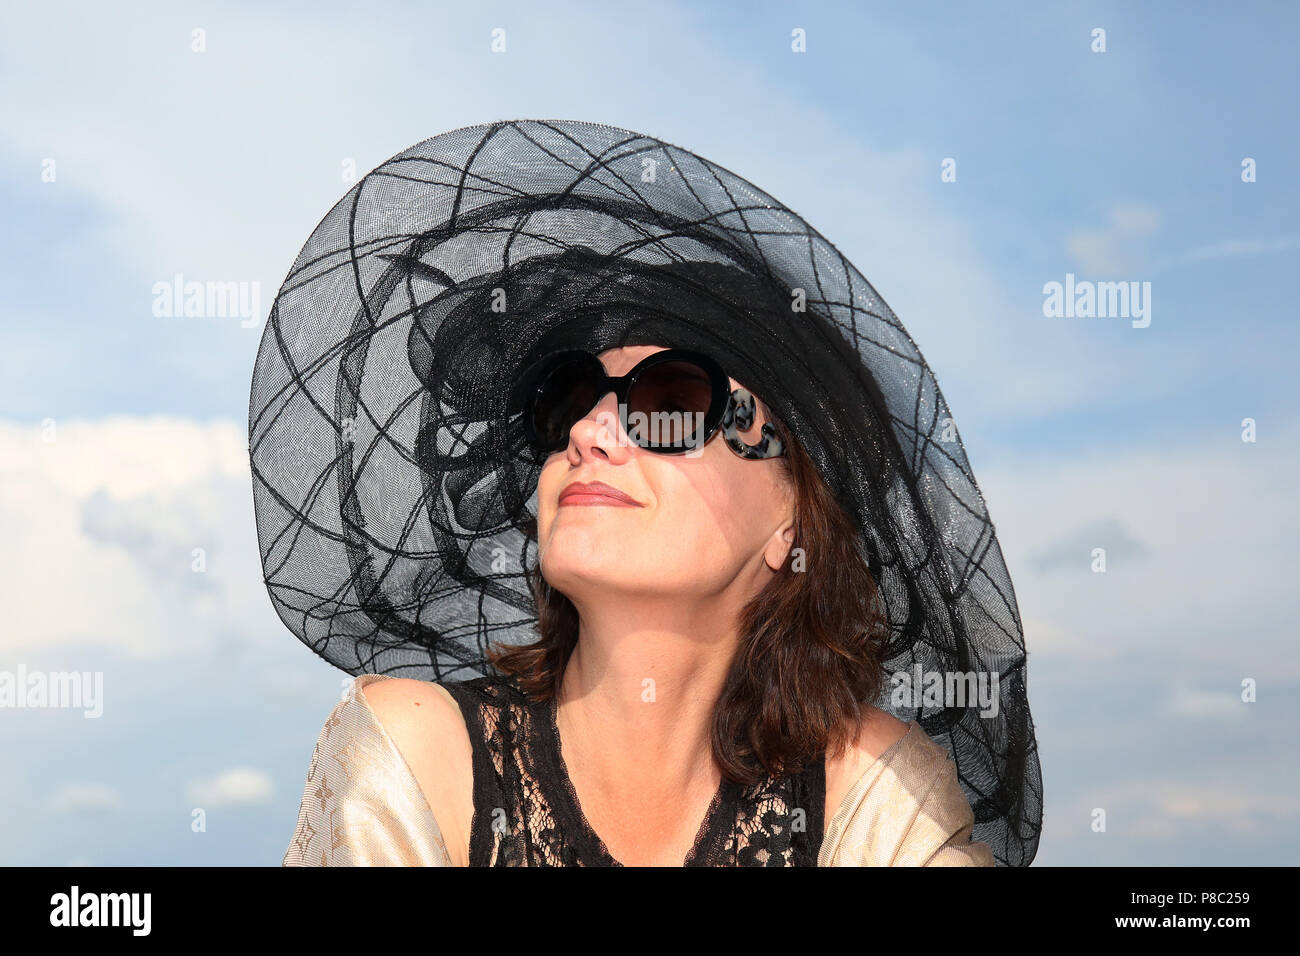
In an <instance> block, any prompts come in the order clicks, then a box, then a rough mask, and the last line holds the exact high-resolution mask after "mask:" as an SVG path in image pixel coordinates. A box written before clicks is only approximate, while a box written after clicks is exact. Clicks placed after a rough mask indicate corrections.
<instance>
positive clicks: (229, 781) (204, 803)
mask: <svg viewBox="0 0 1300 956" xmlns="http://www.w3.org/2000/svg"><path fill="white" fill-rule="evenodd" d="M274 791H275V787H274V785H273V784H272V783H271V778H270V776H269V775H268V774H266V773H264V772H263V771H261V770H254V769H253V768H251V767H235V768H232V769H230V770H227V771H225V772H224V773H221V774H218V775H217V776H216V777H213V778H211V779H208V780H195V781H193V782H192V783H191V784H190V786H189V798H190V799H191V800H192V801H193V802H194V804H195V805H196V806H199V807H203V808H205V809H206V808H209V807H241V806H252V805H255V804H259V803H270V802H271V799H272V797H273V796H274Z"/></svg>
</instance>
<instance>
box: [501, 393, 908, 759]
mask: <svg viewBox="0 0 1300 956" xmlns="http://www.w3.org/2000/svg"><path fill="white" fill-rule="evenodd" d="M759 407H760V408H761V409H762V410H763V413H764V415H765V418H766V420H767V421H769V422H771V423H772V426H773V427H774V428H775V429H776V432H777V436H778V437H779V438H780V439H781V441H782V443H783V444H784V446H785V449H786V455H785V456H784V457H782V458H780V459H778V460H779V461H781V462H783V463H784V465H785V473H786V476H787V478H788V480H790V481H792V482H793V485H794V501H795V507H794V511H795V513H794V540H793V542H792V543H791V546H790V552H789V554H788V555H787V556H786V560H785V562H784V564H783V565H782V567H781V569H780V570H779V571H778V572H776V575H775V577H774V578H773V580H771V581H769V582H768V584H767V585H766V586H765V587H764V588H763V590H762V591H760V592H759V593H758V594H757V595H755V596H754V598H753V599H752V600H751V601H750V602H749V603H748V604H747V605H746V606H745V608H744V610H743V611H742V612H741V618H740V621H739V632H740V641H739V644H738V645H737V647H736V653H735V657H734V658H733V659H732V662H731V669H730V671H729V673H728V675H727V679H726V682H725V683H724V685H723V688H722V693H721V695H720V696H719V698H718V702H717V704H716V705H715V707H714V711H713V727H712V732H711V738H712V746H713V755H714V759H715V760H716V761H717V762H718V765H719V766H720V767H721V769H722V773H723V775H724V776H726V777H728V778H729V779H731V780H733V781H735V782H738V783H741V784H744V785H750V784H753V783H756V782H758V781H759V780H761V779H762V778H763V777H764V776H765V775H767V774H775V775H784V774H791V773H797V772H799V771H800V770H802V769H803V768H804V766H805V765H806V764H807V763H808V762H810V761H811V760H813V759H814V758H815V757H816V756H817V755H818V754H819V753H820V752H821V751H822V750H823V749H825V750H826V751H827V752H828V753H831V754H835V753H839V752H841V750H842V749H843V747H845V746H846V745H847V744H848V743H850V742H851V741H852V740H853V739H855V737H856V733H855V730H856V728H857V726H858V724H859V721H860V720H861V718H862V716H863V712H864V706H863V705H864V704H867V703H870V702H872V701H874V700H875V699H876V697H877V695H878V694H879V693H880V691H881V689H882V687H883V685H884V682H885V676H884V664H883V658H884V648H885V644H886V641H887V637H888V635H887V630H886V628H885V627H884V619H883V617H882V616H881V614H880V612H879V602H878V600H877V597H878V595H877V589H876V582H875V580H874V579H873V578H872V576H871V572H870V570H869V569H868V568H867V565H866V562H865V561H864V559H863V557H862V555H861V553H860V551H859V543H860V535H859V532H858V530H857V527H856V525H855V523H854V521H853V519H852V518H851V517H850V516H849V514H848V513H847V512H846V511H845V510H844V508H843V507H842V506H841V505H840V503H839V502H838V501H836V500H835V497H834V495H833V494H832V493H831V490H830V488H829V487H828V486H827V485H826V483H825V481H823V480H822V477H821V474H820V473H819V472H818V471H817V466H816V465H815V464H814V463H813V461H812V459H811V458H809V457H808V453H807V452H806V451H805V450H804V448H803V446H802V445H801V444H800V443H799V442H798V440H797V439H796V438H795V437H794V435H793V434H792V433H791V432H790V431H789V429H787V428H786V427H785V425H784V424H783V423H782V422H781V421H780V420H779V419H777V418H775V417H774V416H772V415H771V414H770V413H769V412H768V410H767V408H766V407H765V406H764V405H763V404H762V402H759ZM534 530H535V529H534ZM796 549H801V552H802V553H798V552H797V551H796ZM796 563H798V564H799V565H800V567H799V568H797V569H796ZM528 579H529V583H530V585H531V587H532V591H533V595H534V597H535V598H536V600H537V608H538V620H537V629H538V633H539V634H540V635H541V639H540V640H538V641H536V642H534V643H532V644H527V645H523V646H516V647H504V648H495V647H493V648H489V649H488V656H489V659H490V660H491V661H492V663H493V664H494V665H495V666H496V667H497V669H498V670H500V671H502V672H503V673H505V674H507V675H511V676H513V677H514V678H515V681H516V683H517V684H518V685H519V687H520V688H522V689H523V690H524V691H525V692H526V693H527V694H528V695H529V696H530V697H531V698H532V699H534V700H548V699H550V698H551V697H552V696H554V695H555V694H556V693H557V691H558V689H559V686H560V679H561V677H562V676H563V674H564V666H565V664H566V663H567V661H568V659H569V654H570V653H572V651H573V648H574V647H575V646H576V644H577V642H578V611H577V608H575V607H574V606H573V602H572V601H570V600H569V599H568V598H567V597H565V596H564V595H563V594H561V593H560V592H559V591H557V590H555V589H554V588H553V587H551V586H550V584H548V583H547V582H546V580H545V578H543V577H542V575H541V571H540V567H536V568H531V569H529V571H528Z"/></svg>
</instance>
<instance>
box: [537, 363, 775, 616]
mask: <svg viewBox="0 0 1300 956" xmlns="http://www.w3.org/2000/svg"><path fill="white" fill-rule="evenodd" d="M661 350H662V349H661V347H660V346H653V345H639V346H627V347H625V348H617V349H609V350H607V351H605V352H602V353H600V359H601V362H602V363H603V364H604V366H605V371H606V372H607V373H608V374H610V375H623V374H625V373H626V372H628V371H629V370H630V369H631V368H632V367H633V366H634V365H636V364H637V363H638V362H640V361H641V360H642V359H644V358H645V357H646V356H648V355H651V354H653V353H655V352H658V351H661ZM740 385H741V383H739V382H737V381H736V380H735V379H732V380H731V387H732V388H737V387H739V386H740ZM764 421H765V419H764V417H763V413H762V410H761V409H759V410H757V412H756V414H755V420H754V424H753V426H752V427H751V429H750V430H749V431H747V432H744V433H741V438H743V439H744V440H745V441H747V442H749V443H751V444H752V443H754V442H756V441H758V439H759V437H760V429H761V428H762V426H763V423H764ZM577 482H603V483H604V484H606V485H610V486H612V487H613V488H615V489H617V490H618V491H620V492H622V493H623V494H625V495H627V496H628V497H630V498H631V499H633V500H634V501H635V502H637V504H635V505H627V504H615V503H612V502H610V501H609V500H608V499H600V498H592V497H587V498H580V497H579V498H573V497H570V498H567V500H565V501H564V502H561V501H560V497H561V495H562V494H564V492H565V490H566V489H568V488H569V486H570V485H573V484H575V483H577ZM537 500H538V553H539V560H540V562H541V569H542V574H543V576H544V577H545V578H546V580H547V581H548V582H549V583H550V585H551V586H552V587H554V588H556V589H557V590H558V591H560V592H561V593H562V594H565V595H567V596H568V597H569V598H570V599H571V600H573V601H575V603H579V604H581V602H582V601H583V599H584V598H595V597H599V596H600V595H602V594H611V593H623V594H637V595H641V596H647V595H653V594H664V595H670V596H677V597H681V598H698V597H707V596H711V595H716V594H718V593H719V592H722V591H723V590H724V589H727V588H729V587H739V588H740V589H741V590H744V591H749V590H751V589H752V590H757V589H758V588H759V587H761V586H762V584H763V583H764V581H765V580H766V578H767V577H768V576H769V575H770V573H771V571H770V570H769V569H776V568H779V567H780V566H781V564H782V562H783V561H784V559H785V556H786V554H787V552H788V550H789V543H790V540H791V528H792V524H793V514H794V512H793V500H794V499H793V491H792V488H791V486H790V483H789V479H788V478H787V477H786V474H785V466H784V463H783V462H782V461H781V460H780V459H775V458H772V459H757V460H751V459H743V458H741V457H739V456H738V455H736V454H735V452H733V451H732V450H731V449H730V448H729V447H727V444H726V442H725V440H724V439H723V436H722V435H721V434H716V433H715V434H714V436H713V437H712V438H711V439H710V440H709V442H708V443H707V444H706V445H704V447H703V448H702V449H696V450H695V453H694V454H677V455H662V454H656V453H655V452H651V451H646V450H645V449H643V448H640V447H638V446H636V445H635V444H633V443H631V442H630V441H629V440H628V438H627V436H626V434H625V433H624V432H622V431H621V428H620V426H619V424H618V409H617V399H616V398H615V396H614V393H613V392H609V393H607V394H606V395H604V396H603V397H602V398H601V400H600V402H599V403H598V404H597V405H596V407H595V408H593V409H592V410H591V411H590V412H588V413H587V416H586V417H585V418H583V419H581V420H580V421H578V422H577V423H576V424H575V425H574V426H573V428H572V429H571V430H570V432H569V444H568V446H567V447H566V448H565V449H563V450H562V451H557V452H555V453H553V454H552V455H551V456H550V458H548V459H547V461H546V463H545V465H544V466H543V468H542V472H541V476H540V478H539V479H538V484H537ZM751 585H752V588H751Z"/></svg>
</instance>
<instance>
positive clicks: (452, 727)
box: [358, 677, 473, 855]
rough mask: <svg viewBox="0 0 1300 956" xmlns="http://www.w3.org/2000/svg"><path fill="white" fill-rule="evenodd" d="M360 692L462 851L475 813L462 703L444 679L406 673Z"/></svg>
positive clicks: (369, 684) (450, 838)
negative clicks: (435, 680) (417, 677)
mask: <svg viewBox="0 0 1300 956" xmlns="http://www.w3.org/2000/svg"><path fill="white" fill-rule="evenodd" d="M358 680H360V679H358ZM361 695H362V696H363V697H364V698H365V702H366V705H367V706H368V707H369V709H370V711H371V713H373V714H374V717H375V720H376V722H377V723H378V724H379V725H380V726H381V727H382V728H383V730H384V732H385V733H386V734H387V735H388V737H389V738H390V739H391V740H392V742H393V745H394V746H395V747H396V748H397V750H398V751H399V752H400V753H401V755H402V757H403V758H404V759H405V761H406V764H407V766H408V767H409V768H410V770H411V775H412V776H413V777H415V779H416V782H417V783H418V784H419V785H420V789H421V791H423V793H424V797H425V800H426V801H427V802H428V804H429V808H430V809H431V810H432V811H433V814H434V816H435V817H436V818H437V819H438V822H439V824H440V825H441V827H442V829H443V833H444V835H445V836H446V837H447V842H448V846H449V848H450V849H451V850H452V853H453V855H458V850H459V849H460V848H462V847H463V846H465V845H467V843H468V834H469V825H470V819H471V817H472V815H473V749H472V746H471V744H470V739H469V730H468V729H467V727H466V725H465V719H464V717H463V716H462V714H461V710H460V705H459V704H457V703H456V700H455V698H453V697H452V696H451V694H450V693H449V692H448V691H447V689H446V688H445V687H443V686H442V685H441V684H435V683H432V682H430V681H421V680H412V679H411V678H407V677H386V678H382V679H377V680H376V679H372V680H368V681H366V682H365V683H362V684H361Z"/></svg>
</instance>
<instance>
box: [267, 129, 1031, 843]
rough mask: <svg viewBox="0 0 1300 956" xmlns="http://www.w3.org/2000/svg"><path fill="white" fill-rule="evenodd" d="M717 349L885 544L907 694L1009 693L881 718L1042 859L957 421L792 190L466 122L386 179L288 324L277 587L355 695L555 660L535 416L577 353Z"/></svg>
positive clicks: (979, 810) (1007, 653)
mask: <svg viewBox="0 0 1300 956" xmlns="http://www.w3.org/2000/svg"><path fill="white" fill-rule="evenodd" d="M640 344H651V345H661V346H669V347H672V346H676V347H684V348H694V349H699V350H702V351H705V352H708V353H710V354H712V355H713V356H715V357H716V358H717V359H718V361H719V362H720V363H721V364H722V367H723V368H725V369H726V370H727V373H728V374H729V375H730V376H731V377H732V378H734V379H736V380H737V381H738V382H740V383H741V384H743V385H744V386H745V387H746V388H748V389H750V390H751V391H753V392H754V393H755V394H757V395H758V396H759V397H760V398H761V399H763V400H764V401H765V402H766V403H767V405H768V406H769V408H771V409H772V411H773V412H774V413H775V414H776V415H777V416H779V417H780V418H781V420H782V421H783V422H785V424H786V425H787V426H788V427H789V428H790V429H791V431H792V432H793V433H794V434H795V435H796V436H797V437H798V438H799V440H800V442H801V444H802V445H803V446H804V447H805V448H806V450H807V451H808V453H809V455H810V456H811V457H812V459H813V461H814V462H815V463H816V465H817V467H818V469H819V471H820V472H821V474H822V476H823V478H824V479H825V480H826V482H827V484H828V486H829V487H830V488H831V490H832V491H833V492H834V494H835V496H836V498H837V499H838V500H839V501H840V503H841V504H842V505H843V506H844V507H845V509H846V510H847V511H848V512H849V513H850V514H851V515H852V516H853V517H854V519H855V520H856V522H857V524H858V527H859V528H860V529H861V531H862V553H863V556H864V558H865V559H866V561H867V563H868V565H869V567H870V569H871V572H872V574H873V575H874V577H875V579H876V581H877V583H878V585H879V587H880V593H881V598H882V601H883V603H884V610H885V613H886V616H887V619H888V622H889V626H890V630H891V634H892V637H891V641H890V643H889V646H888V650H887V654H886V670H887V671H888V672H889V673H898V672H907V673H908V674H909V675H914V674H915V673H916V672H917V668H918V667H919V670H920V672H922V673H926V672H939V673H942V674H945V675H946V674H949V673H951V672H962V673H970V672H975V673H977V674H984V675H989V674H993V673H996V674H997V675H998V681H999V684H998V691H999V696H998V699H997V701H996V713H995V714H994V715H991V716H985V715H983V714H982V713H981V707H980V705H979V704H978V703H977V702H975V701H969V702H967V703H966V704H964V705H961V706H953V705H948V706H944V705H942V704H929V705H922V706H919V707H915V708H912V707H908V708H903V709H901V710H900V709H898V708H893V707H890V706H889V704H888V702H887V701H870V702H868V703H875V704H879V705H880V706H884V707H886V708H887V709H890V710H892V711H893V712H895V713H896V714H897V715H898V716H900V717H902V718H904V719H915V720H917V721H919V722H920V724H921V726H922V728H923V729H924V730H925V732H926V733H927V734H928V735H929V736H930V737H931V738H933V739H934V740H935V741H936V742H938V743H940V744H941V745H945V746H947V747H948V748H949V749H950V751H951V752H952V755H953V759H954V760H955V762H956V767H957V772H958V776H959V778H960V780H961V783H962V786H963V789H964V791H965V793H966V795H967V798H968V799H969V800H970V802H971V805H972V808H973V810H974V813H975V821H976V822H975V827H974V833H973V838H974V839H976V840H982V841H983V842H986V843H988V844H989V845H990V847H991V848H992V850H993V853H994V855H995V857H996V858H997V859H998V861H999V862H1000V863H1003V864H1009V865H1024V864H1028V863H1029V862H1030V861H1031V860H1032V859H1033V857H1034V854H1035V852H1036V849H1037V845H1038V835H1039V830H1040V823H1041V815H1042V782H1041V774H1040V769H1039V763H1038V756H1037V747H1036V742H1035V737H1034V728H1033V721H1032V718H1031V716H1030V712H1029V704H1028V698H1027V691H1026V677H1025V645H1024V637H1023V632H1022V628H1021V622H1020V616H1019V613H1018V611H1017V608H1016V600H1015V593H1014V590H1013V588H1012V584H1011V580H1010V577H1009V576H1008V574H1007V570H1006V566H1005V563H1004V561H1003V558H1002V552H1001V549H1000V548H999V546H998V542H997V538H996V535H995V533H994V528H993V524H992V522H991V521H990V519H989V515H988V512H987V509H986V508H985V505H984V500H983V497H982V495H981V494H980V491H979V488H978V487H977V486H976V483H975V478H974V475H973V474H972V473H971V469H970V465H969V463H968V462H967V459H966V453H965V451H964V449H963V446H962V443H961V440H960V438H959V437H958V434H957V431H956V427H955V425H954V424H953V422H952V416H951V414H950V413H949V411H948V406H947V403H946V402H945V401H944V399H943V396H942V395H941V394H940V392H939V387H938V384H937V383H936V382H935V378H934V375H933V374H932V373H931V371H930V368H929V367H928V366H927V365H926V363H925V360H924V359H923V358H922V357H921V353H920V352H919V351H918V350H917V348H916V345H915V344H914V343H913V341H912V339H911V337H910V336H909V335H908V334H907V332H906V330H905V329H904V328H903V326H902V324H901V323H900V322H899V320H898V318H897V317H896V316H895V315H894V313H893V312H892V311H891V310H890V308H889V306H887V305H886V304H885V303H884V301H883V300H882V299H881V298H880V296H879V295H878V294H877V293H876V291H875V290H874V289H873V288H872V287H871V285H870V283H868V282H867V280H866V279H865V278H864V277H863V276H862V274H861V273H860V272H858V270H857V269H856V268H855V267H854V266H853V265H852V263H850V262H849V261H848V260H847V259H845V258H844V256H843V255H841V254H840V253H839V251H838V250H836V249H835V247H834V246H832V245H831V243H830V242H828V241H827V240H826V239H824V238H823V237H822V236H821V235H820V234H819V233H818V232H817V231H816V230H815V229H813V228H812V227H811V226H809V225H808V223H806V222H804V220H803V219H801V218H800V217H799V216H798V215H796V214H795V213H794V212H793V211H791V210H790V209H788V208H786V207H785V206H783V205H781V203H779V202H778V201H777V200H776V199H774V198H773V197H771V196H769V195H768V194H767V193H765V192H763V191H762V190H760V189H758V188H757V187H755V186H754V185H752V184H751V183H748V182H746V181H745V180H743V179H741V178H740V177H739V176H737V175H735V174H734V173H732V172H729V171H728V170H726V169H723V168H722V167H720V166H718V165H716V164H714V163H711V162H709V161H708V160H706V159H703V158H701V157H699V156H696V155H695V154H693V153H690V152H688V151H686V150H684V149H681V148H679V147H677V146H672V145H670V144H668V143H665V142H663V141H661V140H658V139H655V138H653V137H650V136H645V135H642V134H640V133H634V132H631V131H629V130H624V129H618V128H615V127H611V126H604V125H600V124H596V123H585V122H575V121H570V120H518V121H513V122H499V123H491V124H484V125H481V126H470V127H465V128H463V129H458V130H453V131H451V132H449V133H444V134H442V135H440V136H435V137H433V138H432V139H428V140H425V141H424V142H422V143H419V144H417V145H415V146H413V147H411V148H410V149H408V150H405V151H404V152H402V153H400V154H398V155H397V156H394V157H393V158H392V159H390V160H388V161H387V162H385V163H383V164H381V165H380V166H378V167H377V168H376V169H374V170H372V171H371V172H370V173H369V174H367V175H366V176H365V177H364V178H362V179H361V180H360V181H359V182H357V183H356V185H354V186H353V187H352V188H351V189H350V190H349V191H348V193H347V194H346V195H345V196H344V197H343V198H342V199H341V200H340V201H339V202H338V203H337V204H336V205H335V206H334V208H333V209H331V210H330V212H329V213H328V214H327V215H326V216H325V218H324V219H323V220H322V221H321V223H320V224H319V225H318V226H317V227H316V229H315V231H314V232H313V233H312V234H311V237H310V238H309V239H308V240H307V244H306V245H305V246H304V247H303V249H302V252H301V253H300V254H299V255H298V258H297V260H296V261H295V262H294V265H293V268H292V269H291V270H290V272H289V274H288V276H287V277H286V279H285V281H284V284H283V286H282V287H281V289H280V291H279V293H278V295H277V296H276V299H275V303H274V305H273V306H272V308H271V314H270V317H269V319H268V323H267V327H266V330H265V332H264V334H263V338H262V344H261V348H260V350H259V352H258V355H257V362H256V367H255V370H254V373H253V384H252V400H251V405H250V409H249V449H250V456H251V459H252V470H253V483H254V506H255V510H256V517H257V530H258V537H259V540H260V545H261V552H262V562H263V568H264V572H265V580H266V585H267V588H268V589H269V592H270V595H271V600H272V602H273V603H274V605H275V608H276V610H277V612H278V613H279V615H280V617H281V619H282V620H283V621H284V622H285V624H286V625H287V626H288V627H289V628H290V630H292V631H293V632H294V633H295V634H296V635H297V636H298V637H299V638H300V639H301V640H302V641H303V642H304V643H305V644H307V645H308V646H309V647H310V648H311V649H312V650H313V651H315V652H316V653H317V654H319V655H320V656H321V657H323V658H324V659H325V660H327V661H329V662H330V663H331V664H334V665H335V666H336V667H339V668H341V669H342V670H344V671H346V672H347V673H349V674H354V675H355V674H363V673H383V674H391V675H394V676H405V677H415V678H418V679H423V680H432V681H444V680H462V679H466V678H470V677H476V676H479V675H489V674H494V673H495V670H494V668H493V667H492V666H491V664H490V663H489V662H488V660H487V656H486V653H485V648H486V646H487V645H488V644H489V643H501V644H519V643H529V642H532V641H534V640H536V639H537V637H538V634H537V630H536V606H535V603H534V600H533V597H532V594H531V591H530V589H529V587H528V583H527V581H526V579H525V573H526V570H527V569H529V568H532V567H535V565H536V560H537V551H536V538H535V521H536V511H537V509H536V485H537V477H538V473H539V472H540V469H541V465H542V459H541V458H539V457H538V456H537V455H536V453H534V452H533V451H531V449H530V448H529V447H528V445H527V443H526V441H525V440H524V436H523V432H522V428H521V422H520V420H519V416H518V415H517V414H515V411H516V409H515V408H514V407H513V405H512V403H511V401H510V396H511V393H512V391H513V387H514V385H515V383H516V381H517V380H518V378H519V376H520V374H521V373H522V371H523V370H524V369H525V368H526V367H527V366H528V365H530V364H531V363H532V362H533V361H534V360H535V359H537V358H540V357H542V356H544V355H546V354H548V353H549V352H552V351H556V350H559V349H563V348H587V349H590V350H591V351H596V352H598V351H600V350H602V349H606V348H611V347H616V346H620V345H640Z"/></svg>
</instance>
